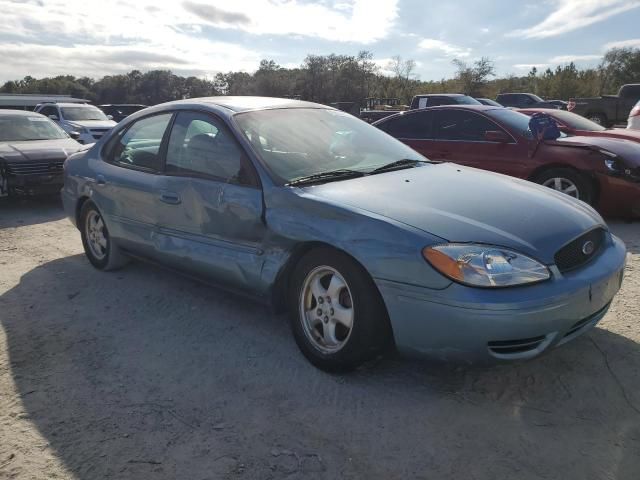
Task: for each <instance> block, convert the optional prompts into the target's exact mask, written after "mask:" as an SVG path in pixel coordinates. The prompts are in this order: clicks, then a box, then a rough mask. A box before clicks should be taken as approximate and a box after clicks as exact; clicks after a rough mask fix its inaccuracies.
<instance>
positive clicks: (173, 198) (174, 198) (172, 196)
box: [160, 191, 182, 205]
mask: <svg viewBox="0 0 640 480" xmlns="http://www.w3.org/2000/svg"><path fill="white" fill-rule="evenodd" d="M160 200H162V201H163V202H164V203H168V204H169V205H178V204H179V203H180V202H182V200H181V199H180V195H178V194H177V193H175V192H167V191H164V192H160Z"/></svg>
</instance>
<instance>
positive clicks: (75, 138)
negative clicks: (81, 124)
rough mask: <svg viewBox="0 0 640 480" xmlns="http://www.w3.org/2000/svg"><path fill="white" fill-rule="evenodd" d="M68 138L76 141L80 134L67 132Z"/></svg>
mask: <svg viewBox="0 0 640 480" xmlns="http://www.w3.org/2000/svg"><path fill="white" fill-rule="evenodd" d="M69 136H70V137H71V138H73V139H74V140H78V139H79V138H80V132H76V131H75V130H73V131H72V132H69Z"/></svg>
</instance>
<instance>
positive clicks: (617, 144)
mask: <svg viewBox="0 0 640 480" xmlns="http://www.w3.org/2000/svg"><path fill="white" fill-rule="evenodd" d="M556 142H557V143H558V144H560V145H571V146H578V147H588V148H592V149H596V150H607V151H609V152H611V153H615V154H616V155H618V156H619V157H621V158H623V159H624V160H625V163H627V164H628V165H629V166H630V167H640V145H639V144H637V143H636V142H633V141H631V140H625V139H623V138H610V137H581V136H575V137H564V138H559V139H558V140H556Z"/></svg>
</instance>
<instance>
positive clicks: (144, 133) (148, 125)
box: [109, 113, 172, 172]
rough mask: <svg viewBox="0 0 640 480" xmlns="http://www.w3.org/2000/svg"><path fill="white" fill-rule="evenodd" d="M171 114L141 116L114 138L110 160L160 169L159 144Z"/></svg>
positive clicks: (144, 168) (156, 170) (151, 169)
mask: <svg viewBox="0 0 640 480" xmlns="http://www.w3.org/2000/svg"><path fill="white" fill-rule="evenodd" d="M171 115H172V114H171V113H164V114H162V115H154V116H153V117H146V118H142V119H140V120H138V121H137V122H135V123H134V124H133V125H131V127H129V128H128V129H127V130H126V131H125V132H124V134H122V135H120V136H118V137H117V140H114V142H115V144H114V145H113V147H112V150H111V152H110V155H109V159H110V161H111V162H112V163H114V164H116V165H120V166H123V167H132V168H139V169H143V170H148V171H153V172H158V171H160V170H161V168H162V161H161V158H160V146H161V145H162V138H163V137H164V133H165V131H166V130H167V126H168V125H169V122H170V120H171Z"/></svg>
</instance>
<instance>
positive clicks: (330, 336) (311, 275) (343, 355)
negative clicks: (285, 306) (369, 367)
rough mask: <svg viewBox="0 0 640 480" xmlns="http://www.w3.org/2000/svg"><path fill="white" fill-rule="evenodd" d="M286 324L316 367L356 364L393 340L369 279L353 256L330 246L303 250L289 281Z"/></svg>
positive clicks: (335, 369) (338, 368)
mask: <svg viewBox="0 0 640 480" xmlns="http://www.w3.org/2000/svg"><path fill="white" fill-rule="evenodd" d="M289 285H290V287H289V301H288V303H289V312H290V320H291V327H292V329H293V335H294V337H295V340H296V343H297V344H298V347H299V348H300V350H301V351H302V353H303V354H304V356H305V357H307V359H308V360H309V361H310V362H311V363H312V364H313V365H315V366H316V367H318V368H320V369H322V370H325V371H329V372H341V371H348V370H352V369H354V368H356V367H358V366H359V365H360V364H362V363H363V362H365V361H367V360H370V359H371V358H373V357H375V356H376V355H377V354H379V353H381V352H382V351H383V350H384V348H385V347H386V346H387V345H389V344H390V343H391V341H392V334H391V328H390V327H389V321H388V317H387V311H386V308H385V306H384V303H383V301H382V298H381V296H380V293H379V292H378V290H377V288H376V286H375V284H374V283H373V280H372V279H371V277H370V276H369V274H368V273H367V272H366V271H365V270H364V269H363V268H362V267H361V266H360V265H359V264H357V263H356V262H355V261H354V260H353V259H352V258H350V257H349V256H347V255H346V254H344V253H342V252H339V251H337V250H334V249H331V248H319V249H316V250H312V251H311V252H309V253H307V254H306V255H305V256H304V257H303V258H302V259H301V260H300V261H299V262H298V264H297V265H296V267H295V269H294V271H293V274H292V277H291V281H290V282H289Z"/></svg>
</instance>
